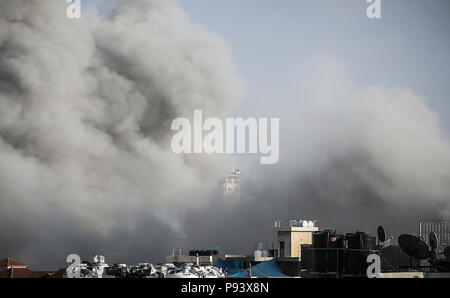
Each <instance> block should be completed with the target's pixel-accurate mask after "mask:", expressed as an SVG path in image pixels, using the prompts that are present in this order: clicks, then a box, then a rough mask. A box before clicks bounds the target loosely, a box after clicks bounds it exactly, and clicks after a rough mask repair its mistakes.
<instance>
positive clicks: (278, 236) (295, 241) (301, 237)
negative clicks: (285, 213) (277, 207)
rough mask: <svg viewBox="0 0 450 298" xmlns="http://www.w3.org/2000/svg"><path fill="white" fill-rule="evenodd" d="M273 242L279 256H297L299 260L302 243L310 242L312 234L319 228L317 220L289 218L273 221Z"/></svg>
mask: <svg viewBox="0 0 450 298" xmlns="http://www.w3.org/2000/svg"><path fill="white" fill-rule="evenodd" d="M273 230H274V234H275V243H276V248H277V250H278V257H280V258H285V257H286V258H298V259H299V260H301V257H302V251H301V246H302V245H303V244H312V234H313V233H314V232H317V231H318V230H319V228H318V226H317V221H311V220H289V221H282V220H277V221H275V224H274V227H273Z"/></svg>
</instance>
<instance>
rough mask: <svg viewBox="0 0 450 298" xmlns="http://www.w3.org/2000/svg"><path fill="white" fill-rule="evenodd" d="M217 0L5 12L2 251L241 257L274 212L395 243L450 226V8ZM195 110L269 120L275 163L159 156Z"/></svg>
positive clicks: (48, 259)
mask: <svg viewBox="0 0 450 298" xmlns="http://www.w3.org/2000/svg"><path fill="white" fill-rule="evenodd" d="M207 2H208V3H209V4H207ZM220 2H221V3H218V1H199V0H197V1H192V2H191V1H179V2H177V1H170V0H169V1H167V0H136V1H114V3H112V2H108V3H109V4H108V9H104V10H102V7H101V6H100V8H99V9H98V13H99V15H98V16H90V17H89V20H87V19H82V20H80V21H77V20H75V21H74V20H68V19H67V18H66V15H65V9H66V2H65V1H59V0H45V1H37V0H33V1H26V0H3V1H1V2H0V243H2V244H1V245H0V256H4V257H13V258H16V259H20V260H26V261H27V263H29V264H30V265H32V267H33V268H36V269H39V268H40V267H45V266H50V265H51V267H52V268H57V267H60V266H62V265H64V264H65V257H66V256H67V255H68V254H70V253H78V254H80V255H87V256H90V255H92V254H93V253H97V252H101V253H102V254H104V255H105V256H106V257H107V258H108V259H114V260H116V261H117V262H124V263H137V262H140V261H141V260H142V259H143V257H147V256H148V257H151V258H152V260H151V261H152V262H154V263H156V262H158V261H160V260H163V259H164V258H165V256H166V255H167V254H168V253H170V252H171V251H172V249H173V248H174V247H180V248H184V249H189V248H192V247H216V246H221V247H222V248H223V249H226V250H227V251H229V252H232V251H235V252H242V250H243V249H245V248H247V249H248V251H249V252H250V251H251V250H252V247H253V244H254V243H257V242H259V241H267V242H269V241H270V240H271V238H272V235H271V233H270V232H267V231H268V230H269V231H270V229H271V223H272V222H273V220H274V219H276V218H283V219H289V218H297V217H298V216H301V217H303V218H314V219H318V220H319V222H320V223H321V228H326V227H328V226H332V227H336V228H340V229H343V230H355V229H356V227H358V228H361V229H363V230H366V231H375V228H376V227H377V226H378V225H379V224H384V225H385V226H387V227H388V230H389V231H391V233H393V234H395V233H397V232H398V231H403V232H407V231H410V232H415V231H416V230H417V224H418V220H419V219H432V218H433V219H434V218H448V217H449V215H450V142H449V134H448V131H449V130H448V128H449V126H448V123H449V117H448V115H449V113H448V107H449V106H448V102H449V101H448V94H449V93H450V89H448V88H449V86H450V84H448V78H449V77H450V74H449V69H450V42H449V38H450V24H449V22H450V4H449V2H448V1H446V0H442V1H438V0H436V1H421V2H419V1H395V4H392V3H390V2H389V3H388V2H387V1H386V5H385V6H384V12H383V18H382V19H381V20H380V21H378V23H374V22H371V21H370V20H368V19H367V18H366V16H365V8H364V7H365V6H366V2H365V1H349V2H348V3H347V2H346V4H345V5H343V6H339V5H340V4H338V2H336V1H313V0H311V1H287V2H286V4H284V5H280V4H279V3H278V2H276V1H265V2H264V4H261V3H259V4H257V3H256V2H255V1H244V2H245V3H244V2H242V1H220ZM224 2H226V3H224ZM213 3H214V4H213ZM419 3H420V4H419ZM237 5H238V9H234V8H236V6H237ZM111 7H113V9H111ZM181 7H182V8H181ZM186 11H187V13H186ZM418 16H420V17H418ZM224 19H226V20H224ZM305 24H311V25H310V26H305ZM352 59H354V60H352ZM195 109H201V110H202V111H203V112H204V114H205V117H219V118H224V117H227V116H229V115H236V116H240V117H244V118H246V117H248V116H252V117H261V116H267V117H279V118H280V133H281V140H280V161H279V163H278V164H277V165H274V166H261V165H260V164H259V162H258V160H255V158H256V157H251V156H247V155H243V156H237V157H236V159H234V158H233V157H230V156H226V155H183V156H180V155H175V154H173V152H172V151H171V150H170V138H171V137H172V134H171V131H170V123H171V122H172V120H173V119H175V118H176V117H189V115H192V111H193V110H195ZM256 159H257V158H256ZM232 164H236V166H237V167H238V168H239V169H241V170H242V172H243V173H245V178H246V184H245V187H243V188H241V190H240V196H241V197H242V196H245V198H246V199H245V200H240V201H238V203H237V204H233V205H232V206H230V205H229V204H226V202H224V201H223V200H222V198H223V193H222V188H221V187H218V185H220V186H221V183H222V182H223V179H224V177H226V176H227V175H228V174H229V170H230V165H232Z"/></svg>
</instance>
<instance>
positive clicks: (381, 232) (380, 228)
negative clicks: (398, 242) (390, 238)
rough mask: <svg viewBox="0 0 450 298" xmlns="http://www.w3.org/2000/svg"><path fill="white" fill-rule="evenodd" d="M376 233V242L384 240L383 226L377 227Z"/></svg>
mask: <svg viewBox="0 0 450 298" xmlns="http://www.w3.org/2000/svg"><path fill="white" fill-rule="evenodd" d="M377 234H378V242H385V241H386V230H385V228H384V227H383V226H379V227H378V229H377Z"/></svg>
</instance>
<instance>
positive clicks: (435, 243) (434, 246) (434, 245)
mask: <svg viewBox="0 0 450 298" xmlns="http://www.w3.org/2000/svg"><path fill="white" fill-rule="evenodd" d="M428 241H429V244H430V248H431V251H430V256H431V262H432V263H435V262H436V259H437V254H438V247H439V239H438V237H437V235H436V233H435V232H430V235H429V236H428Z"/></svg>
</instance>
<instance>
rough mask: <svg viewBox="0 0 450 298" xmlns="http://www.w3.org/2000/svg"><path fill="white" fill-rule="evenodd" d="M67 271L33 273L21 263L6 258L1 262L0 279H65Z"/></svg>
mask: <svg viewBox="0 0 450 298" xmlns="http://www.w3.org/2000/svg"><path fill="white" fill-rule="evenodd" d="M65 272H66V270H65V269H60V270H58V271H56V272H55V271H32V270H30V269H29V268H28V265H27V264H25V263H22V262H20V261H17V260H14V259H11V258H6V259H3V260H0V278H63V276H64V274H65Z"/></svg>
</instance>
